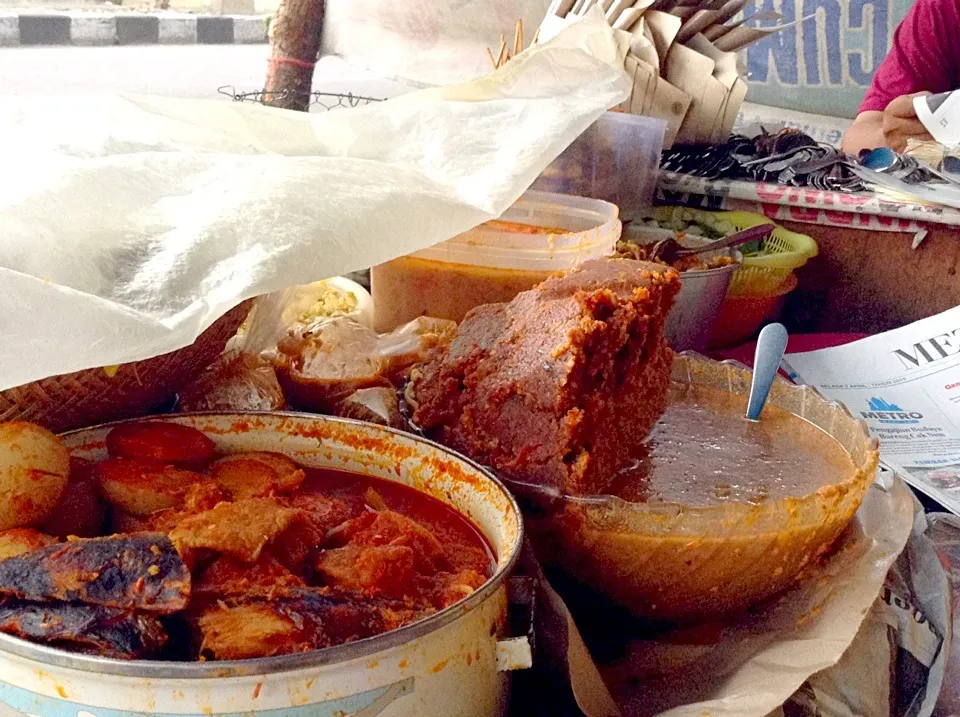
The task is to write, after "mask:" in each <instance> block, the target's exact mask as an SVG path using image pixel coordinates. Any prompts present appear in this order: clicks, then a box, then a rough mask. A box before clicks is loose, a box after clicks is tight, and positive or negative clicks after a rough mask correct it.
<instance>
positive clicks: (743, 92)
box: [713, 77, 747, 144]
mask: <svg viewBox="0 0 960 717" xmlns="http://www.w3.org/2000/svg"><path fill="white" fill-rule="evenodd" d="M746 97H747V83H746V82H745V81H744V80H743V78H741V77H738V78H737V80H736V82H734V83H733V88H732V89H731V90H730V92H729V94H728V95H727V104H726V107H724V110H723V120H722V121H721V123H720V126H719V128H718V130H717V133H716V134H715V135H714V138H713V141H714V143H716V144H719V143H720V142H725V141H726V140H727V138H728V137H729V136H730V133H731V132H733V126H734V125H735V124H736V123H737V116H738V115H739V114H740V108H741V107H742V106H743V101H744V100H745V99H746Z"/></svg>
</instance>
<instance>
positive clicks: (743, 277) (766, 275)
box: [653, 207, 818, 296]
mask: <svg viewBox="0 0 960 717" xmlns="http://www.w3.org/2000/svg"><path fill="white" fill-rule="evenodd" d="M653 218H654V219H656V220H657V221H658V222H664V223H667V224H670V225H672V226H673V228H677V227H680V226H683V225H685V224H688V223H694V224H699V225H702V226H707V227H712V228H714V229H715V230H717V231H718V232H719V233H722V234H724V235H726V234H732V233H733V232H738V231H741V230H743V229H749V228H751V227H755V226H758V225H760V224H770V223H771V222H770V220H769V219H768V218H767V217H765V216H764V215H762V214H755V213H753V212H710V211H706V210H704V209H692V208H688V207H657V208H656V209H655V210H654V211H653ZM740 251H741V252H742V253H743V265H742V266H741V267H740V271H738V272H737V273H736V274H734V277H733V281H732V282H731V283H730V295H744V294H750V295H753V296H761V295H767V294H773V293H774V292H776V291H777V290H778V289H779V288H780V287H781V286H783V283H784V281H786V279H787V277H789V276H790V275H791V274H793V272H794V271H795V270H796V269H799V268H800V267H802V266H803V265H804V264H806V263H807V262H808V261H809V260H810V259H812V258H813V257H815V256H816V255H817V252H818V250H817V243H816V242H815V241H814V240H813V239H811V238H810V237H808V236H807V235H805V234H797V233H796V232H791V231H788V230H786V229H784V228H783V227H779V226H778V227H776V228H775V229H774V230H773V234H772V235H771V236H770V238H769V239H767V240H766V241H764V242H762V243H761V242H753V243H751V244H745V245H744V246H742V247H741V248H740Z"/></svg>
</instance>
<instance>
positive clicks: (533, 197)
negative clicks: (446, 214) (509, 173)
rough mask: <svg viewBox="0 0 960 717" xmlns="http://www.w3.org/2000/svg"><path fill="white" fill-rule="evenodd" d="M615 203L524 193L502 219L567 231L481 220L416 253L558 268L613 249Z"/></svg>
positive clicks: (617, 229) (541, 268)
mask: <svg viewBox="0 0 960 717" xmlns="http://www.w3.org/2000/svg"><path fill="white" fill-rule="evenodd" d="M619 214H620V210H619V209H618V208H617V206H616V205H615V204H610V203H609V202H604V201H600V200H599V199H587V198H586V197H574V196H570V195H566V194H552V193H550V192H535V191H528V192H526V193H525V194H524V195H523V196H522V197H521V198H520V199H519V200H518V201H517V203H516V204H514V205H513V206H512V207H510V208H509V209H508V210H507V211H506V212H504V213H503V215H502V216H501V217H500V220H502V221H506V222H514V223H517V224H527V225H534V226H539V227H546V228H549V229H561V230H564V232H563V233H540V234H526V233H522V232H514V231H506V230H504V229H502V228H498V227H497V226H496V224H493V225H490V224H481V225H480V226H479V227H475V228H474V229H471V230H470V231H467V232H464V233H463V234H460V235H459V236H456V237H454V238H453V239H450V240H449V241H446V242H443V243H442V244H438V245H436V246H433V247H430V248H429V249H424V250H422V251H419V252H417V253H416V254H413V255H412V256H415V257H417V258H419V259H428V260H431V261H442V262H447V263H451V264H466V265H471V266H488V267H497V268H502V269H518V270H521V271H522V270H535V271H536V270H539V271H558V270H561V269H569V268H571V267H573V266H576V265H577V264H579V263H581V262H583V261H586V260H587V259H598V258H602V257H605V256H609V255H610V254H612V253H613V252H614V250H615V249H616V245H617V240H618V239H619V238H620V231H621V224H620V219H619V218H618V217H619Z"/></svg>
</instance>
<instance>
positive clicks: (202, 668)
mask: <svg viewBox="0 0 960 717" xmlns="http://www.w3.org/2000/svg"><path fill="white" fill-rule="evenodd" d="M194 416H211V417H223V418H227V417H234V418H236V419H240V420H242V419H244V418H249V417H253V416H256V417H260V418H262V417H276V418H291V419H295V420H306V421H317V420H318V419H319V420H320V421H322V422H326V423H336V424H340V425H342V426H353V427H356V428H361V429H363V430H367V431H373V432H381V433H385V434H387V435H391V436H397V437H400V438H403V439H407V440H411V441H413V442H415V443H420V444H425V445H427V446H428V447H431V448H434V449H436V450H439V451H441V452H443V453H445V454H446V455H448V456H450V457H451V458H455V459H457V460H459V461H461V462H462V463H465V464H466V465H467V466H468V467H470V468H472V469H473V470H474V471H476V472H477V473H479V474H480V475H481V476H483V477H484V478H486V479H488V480H489V481H490V482H491V483H493V485H495V486H496V488H497V489H498V490H499V491H500V493H501V494H502V495H503V496H504V497H505V498H506V500H507V503H508V504H509V505H510V508H511V509H512V510H513V512H514V514H515V515H516V516H517V528H518V529H517V534H516V536H515V538H514V540H513V541H512V543H511V545H510V546H509V557H508V559H507V562H506V563H505V564H504V565H503V566H500V567H498V568H497V570H496V571H495V572H494V574H493V575H492V576H491V577H490V578H489V579H488V580H487V581H486V582H485V583H484V584H483V585H482V586H481V587H480V588H478V589H477V590H475V591H474V592H473V593H471V594H470V595H468V596H466V597H465V598H463V599H461V600H459V601H458V602H456V603H454V604H453V605H450V606H449V607H447V608H445V609H443V610H441V611H440V612H437V613H434V614H433V615H430V616H429V617H426V618H424V619H422V620H417V621H416V622H413V623H410V624H409V625H406V626H404V627H401V628H398V629H396V630H390V631H389V632H384V633H381V634H379V635H374V636H373V637H368V638H364V639H362V640H356V641H354V642H347V643H343V644H341V645H334V646H332V647H325V648H322V649H320V650H312V651H310V652H301V653H296V654H293V655H280V656H276V657H262V658H252V659H246V660H222V661H211V662H162V661H159V660H117V659H114V658H107V657H97V656H95V655H84V654H80V653H73V652H68V651H66V650H60V649H57V648H53V647H47V646H45V645H38V644H36V643H33V642H28V641H27V640H23V639H20V638H18V637H13V636H12V635H6V634H3V633H0V654H2V653H9V654H13V655H16V656H17V657H21V658H24V659H28V660H34V661H37V662H42V663H44V664H45V665H50V666H56V667H62V668H67V669H71V670H77V671H80V672H93V673H99V674H104V675H117V676H123V677H141V678H149V679H182V680H195V679H213V678H225V677H249V676H259V675H267V674H273V673H278V672H292V671H294V670H300V669H304V668H309V667H322V666H326V665H332V664H338V663H343V662H349V661H351V660H355V659H358V658H361V657H367V656H369V655H372V654H375V653H378V652H383V651H384V650H389V649H392V648H394V647H397V646H399V645H403V644H405V643H408V642H411V641H413V640H416V639H418V638H421V637H423V636H424V635H427V634H429V633H432V632H434V631H436V630H440V629H442V628H444V627H446V626H447V625H450V624H451V623H453V622H456V621H457V620H458V619H460V618H461V617H462V616H464V615H466V614H467V613H470V612H472V611H473V610H475V609H476V608H478V607H479V606H480V605H481V604H482V603H484V602H485V601H486V600H487V598H489V597H490V596H492V595H493V594H495V593H496V592H497V591H498V590H499V589H500V587H501V586H502V585H503V584H504V582H505V581H506V579H507V576H508V575H509V574H510V573H512V572H513V569H514V567H515V566H516V563H517V561H518V560H519V558H520V552H521V547H522V545H523V539H524V526H523V518H522V514H521V512H520V507H519V506H518V505H517V502H516V499H515V498H514V497H513V494H512V493H510V491H509V490H507V488H506V486H504V484H503V483H502V482H501V481H500V480H499V479H498V478H497V477H496V476H495V475H493V473H491V472H490V470H488V469H487V468H484V467H483V466H481V465H480V464H478V463H476V462H474V461H472V460H470V459H469V458H467V457H466V456H462V455H460V454H459V453H457V452H455V451H453V450H451V449H449V448H447V447H445V446H442V445H441V444H439V443H437V442H435V441H431V440H429V439H427V438H423V437H422V436H418V435H415V434H412V433H406V432H404V431H400V430H397V429H395V428H390V427H388V426H380V425H378V424H374V423H366V422H363V421H357V420H354V419H350V418H340V417H335V416H324V415H322V414H316V413H300V412H295V411H196V412H193V413H171V414H161V415H157V416H144V417H141V418H135V419H127V420H120V421H111V422H109V423H101V424H97V425H95V426H88V427H86V428H78V429H74V430H71V431H66V432H64V433H61V434H60V435H61V436H62V437H67V436H75V435H77V434H81V433H86V432H89V431H96V430H103V429H105V428H110V427H112V426H118V425H122V424H129V423H143V422H155V421H164V422H178V421H177V419H182V418H186V419H189V418H191V417H194ZM411 487H412V486H411ZM413 490H416V489H415V488H414V489H413ZM451 508H452V506H451ZM477 529H478V530H479V527H478V528H477ZM481 532H482V531H481ZM485 537H486V536H485Z"/></svg>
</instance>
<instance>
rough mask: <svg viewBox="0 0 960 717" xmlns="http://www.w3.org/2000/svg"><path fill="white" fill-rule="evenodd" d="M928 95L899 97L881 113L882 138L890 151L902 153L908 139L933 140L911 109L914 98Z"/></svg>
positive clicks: (918, 94) (923, 93) (918, 93)
mask: <svg viewBox="0 0 960 717" xmlns="http://www.w3.org/2000/svg"><path fill="white" fill-rule="evenodd" d="M929 94H930V93H929V92H916V93H914V94H912V95H901V96H900V97H897V98H896V99H895V100H893V101H892V102H890V104H888V105H887V108H886V109H885V110H884V111H883V137H884V139H885V140H886V144H887V146H888V147H889V148H890V149H892V150H894V151H896V152H903V151H904V150H905V149H906V148H907V140H908V139H910V138H915V139H919V140H930V141H932V140H933V137H931V136H930V133H929V132H927V129H926V127H924V126H923V123H922V122H921V121H920V120H919V119H917V112H916V110H915V109H914V108H913V98H914V97H922V96H925V95H929Z"/></svg>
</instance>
